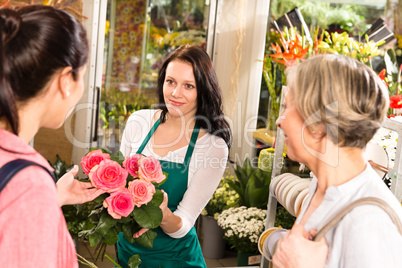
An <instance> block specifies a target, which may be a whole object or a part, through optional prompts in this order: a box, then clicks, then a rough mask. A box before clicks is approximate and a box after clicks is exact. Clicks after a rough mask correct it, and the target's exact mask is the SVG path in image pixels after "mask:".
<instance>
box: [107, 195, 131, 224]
mask: <svg viewBox="0 0 402 268" xmlns="http://www.w3.org/2000/svg"><path fill="white" fill-rule="evenodd" d="M103 206H104V207H105V208H107V212H108V213H109V214H110V216H112V217H113V218H114V219H121V217H127V216H128V215H130V213H131V212H132V211H133V210H134V200H133V196H132V195H131V193H130V192H129V191H128V190H127V189H126V188H123V189H121V190H119V191H117V192H114V193H111V194H110V196H109V197H108V198H106V199H105V200H104V201H103Z"/></svg>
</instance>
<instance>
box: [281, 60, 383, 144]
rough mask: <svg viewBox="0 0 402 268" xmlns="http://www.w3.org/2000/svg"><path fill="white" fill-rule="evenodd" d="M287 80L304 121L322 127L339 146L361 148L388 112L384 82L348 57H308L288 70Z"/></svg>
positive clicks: (311, 126)
mask: <svg viewBox="0 0 402 268" xmlns="http://www.w3.org/2000/svg"><path fill="white" fill-rule="evenodd" d="M287 82H288V88H289V89H290V91H292V93H293V96H294V100H295V103H296V106H297V109H298V110H299V112H300V114H301V116H302V117H303V118H304V120H305V124H306V125H307V126H308V127H310V129H314V128H315V127H317V126H322V127H323V128H324V129H325V133H326V135H328V137H329V138H330V139H331V140H332V142H334V144H338V145H339V146H341V147H358V148H364V147H365V145H366V144H367V143H368V142H369V141H370V139H371V138H372V137H373V136H374V134H375V132H376V131H377V129H378V128H379V127H380V126H381V123H382V121H383V120H384V118H385V116H386V113H387V109H388V105H389V97H388V90H387V88H386V86H385V84H384V83H383V82H382V81H381V80H380V78H379V76H378V75H377V74H376V73H375V72H374V71H373V70H372V69H371V68H369V67H368V66H366V65H364V64H363V63H361V62H359V61H357V60H354V59H352V58H350V57H346V56H342V55H334V54H327V55H319V56H314V57H311V58H309V59H307V60H306V61H304V62H302V63H300V64H298V65H296V66H294V67H291V68H288V69H287Z"/></svg>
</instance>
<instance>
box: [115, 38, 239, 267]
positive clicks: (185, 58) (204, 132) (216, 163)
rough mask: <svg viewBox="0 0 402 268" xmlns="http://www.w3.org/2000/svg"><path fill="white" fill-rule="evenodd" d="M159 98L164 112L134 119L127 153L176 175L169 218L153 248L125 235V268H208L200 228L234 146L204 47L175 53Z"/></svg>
mask: <svg viewBox="0 0 402 268" xmlns="http://www.w3.org/2000/svg"><path fill="white" fill-rule="evenodd" d="M158 94H159V102H160V104H161V107H162V108H161V109H160V110H142V111H138V112H136V113H134V114H133V115H131V117H130V118H129V120H128V122H127V125H126V128H125V131H124V134H123V139H122V144H121V148H120V149H121V151H122V152H123V154H124V155H125V156H130V155H133V154H136V153H139V154H144V155H152V156H154V157H155V158H157V159H159V160H160V161H161V163H162V169H163V171H164V172H166V173H168V174H169V175H168V179H167V180H166V182H165V183H164V184H163V185H161V189H163V190H164V192H165V200H164V202H163V203H162V212H163V219H162V223H161V225H160V227H159V228H157V229H156V231H157V234H158V235H157V237H156V239H155V240H154V243H153V248H152V249H149V248H145V247H142V246H140V245H138V244H136V243H135V244H130V243H129V242H128V241H127V240H126V239H124V237H123V236H122V235H120V236H119V242H118V258H119V261H120V262H121V264H122V266H123V267H126V266H127V261H128V258H130V257H131V256H132V255H134V254H140V257H141V261H142V263H141V267H147V268H152V267H157V268H158V267H163V268H165V267H172V268H173V267H174V268H176V267H206V264H205V261H204V258H203V256H202V252H201V248H200V245H199V242H198V238H197V234H196V232H195V228H194V223H195V220H196V219H197V217H198V216H199V214H200V213H201V211H202V209H203V208H204V207H205V205H206V204H207V202H208V201H209V199H210V198H211V196H212V194H213V193H214V191H215V189H216V187H217V186H218V184H219V182H220V180H221V178H222V175H223V172H224V170H225V167H226V163H227V160H228V150H229V147H230V142H231V132H230V127H229V124H228V122H227V121H226V120H225V119H224V115H223V112H222V98H221V92H220V88H219V85H218V81H217V77H216V74H215V71H214V69H213V67H212V62H211V60H210V58H209V56H208V54H207V53H206V52H205V51H204V50H203V49H202V48H201V47H199V46H182V47H179V48H178V49H176V50H175V51H173V52H172V53H171V54H170V55H169V56H168V57H167V58H166V60H165V61H164V63H163V65H162V67H161V69H160V71H159V78H158ZM145 231H146V229H143V230H141V231H140V232H139V233H137V234H135V235H134V237H138V236H140V235H142V234H143V233H144V232H145Z"/></svg>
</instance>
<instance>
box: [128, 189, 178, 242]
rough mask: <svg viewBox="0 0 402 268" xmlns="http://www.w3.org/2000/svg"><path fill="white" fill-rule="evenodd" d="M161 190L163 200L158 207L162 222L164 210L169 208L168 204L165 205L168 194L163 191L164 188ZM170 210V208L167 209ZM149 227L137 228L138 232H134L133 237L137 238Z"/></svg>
mask: <svg viewBox="0 0 402 268" xmlns="http://www.w3.org/2000/svg"><path fill="white" fill-rule="evenodd" d="M161 191H162V193H163V201H162V204H160V206H159V207H160V209H161V210H162V215H163V216H162V222H163V218H164V217H165V215H166V212H167V210H169V208H168V206H167V204H168V196H167V193H165V191H164V190H161ZM169 211H170V210H169ZM148 230H149V229H147V228H142V229H141V230H139V231H138V232H136V233H135V234H134V235H133V238H138V237H140V236H141V235H143V234H144V233H145V232H146V231H148Z"/></svg>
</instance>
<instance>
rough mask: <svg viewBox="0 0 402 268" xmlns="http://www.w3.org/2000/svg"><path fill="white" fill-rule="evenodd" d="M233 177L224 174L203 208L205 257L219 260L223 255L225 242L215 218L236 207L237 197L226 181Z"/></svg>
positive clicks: (203, 248)
mask: <svg viewBox="0 0 402 268" xmlns="http://www.w3.org/2000/svg"><path fill="white" fill-rule="evenodd" d="M233 179H234V177H233V176H231V175H230V173H229V172H227V173H226V176H224V177H223V178H222V180H221V182H220V183H219V186H218V188H217V189H216V190H215V193H214V194H213V196H212V198H211V199H210V200H209V202H208V204H207V205H206V206H205V208H204V209H203V211H202V212H201V215H202V233H203V240H202V251H203V254H204V256H205V257H207V258H210V259H220V258H222V257H223V256H224V253H225V240H224V239H223V230H222V228H221V227H219V226H218V223H217V218H218V216H219V215H220V213H222V211H223V210H225V209H228V208H230V207H234V206H237V202H238V200H239V195H238V194H237V193H236V191H234V190H233V189H231V188H230V186H229V183H228V181H233Z"/></svg>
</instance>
